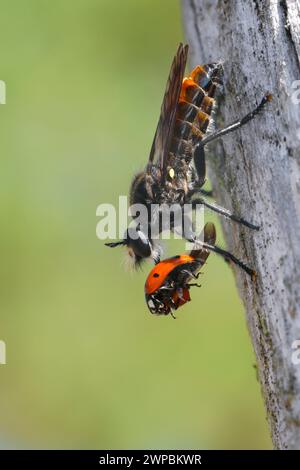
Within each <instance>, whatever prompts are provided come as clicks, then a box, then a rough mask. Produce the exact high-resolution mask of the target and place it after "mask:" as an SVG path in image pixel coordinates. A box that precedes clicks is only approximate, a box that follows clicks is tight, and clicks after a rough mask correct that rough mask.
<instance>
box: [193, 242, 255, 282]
mask: <svg viewBox="0 0 300 470" xmlns="http://www.w3.org/2000/svg"><path fill="white" fill-rule="evenodd" d="M188 241H189V242H191V243H198V244H199V245H201V246H202V247H203V248H204V250H207V251H211V252H213V253H217V254H218V255H220V256H222V257H223V258H224V260H225V261H227V262H228V261H229V262H230V261H231V262H232V263H234V264H236V265H237V266H239V267H240V268H241V269H243V271H245V272H246V273H247V274H248V275H249V276H250V277H251V279H252V280H253V281H254V280H255V279H256V272H255V271H254V269H251V268H249V266H247V265H246V264H245V263H243V261H241V260H239V259H238V258H236V257H235V256H234V255H233V254H232V253H230V252H229V251H226V250H223V248H220V247H219V246H217V245H210V244H209V243H205V242H202V241H201V240H197V239H195V238H194V239H190V240H188Z"/></svg>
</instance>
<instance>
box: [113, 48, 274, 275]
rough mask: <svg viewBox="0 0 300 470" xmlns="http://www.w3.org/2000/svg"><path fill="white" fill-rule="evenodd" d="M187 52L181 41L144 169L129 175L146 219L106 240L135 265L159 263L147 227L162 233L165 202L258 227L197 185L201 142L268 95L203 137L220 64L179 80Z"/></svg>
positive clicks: (133, 198)
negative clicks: (213, 200)
mask: <svg viewBox="0 0 300 470" xmlns="http://www.w3.org/2000/svg"><path fill="white" fill-rule="evenodd" d="M187 55H188V46H187V45H185V46H184V45H183V44H180V45H179V47H178V50H177V53H176V55H175V57H174V60H173V63H172V65H171V70H170V74H169V78H168V81H167V86H166V91H165V95H164V99H163V102H162V106H161V113H160V118H159V121H158V125H157V129H156V132H155V136H154V140H153V143H152V147H151V151H150V155H149V159H148V162H147V165H146V168H145V169H144V171H142V172H140V173H138V174H137V175H136V176H135V177H134V178H133V181H132V184H131V189H130V205H133V204H143V205H144V206H145V207H146V208H147V214H148V217H147V220H146V221H145V223H144V224H142V225H141V224H140V223H139V224H137V225H136V227H134V236H132V233H133V232H132V231H130V230H129V229H127V231H126V233H125V235H124V239H123V240H121V241H118V242H114V243H106V245H107V246H109V247H116V246H119V245H124V246H125V247H126V248H127V250H128V254H129V255H130V257H131V258H132V260H133V264H134V265H135V266H138V265H139V264H140V263H141V262H142V261H143V260H144V259H145V258H148V257H151V258H152V259H153V260H154V261H155V262H156V263H157V262H159V258H160V253H159V251H158V250H157V249H156V247H155V244H154V241H153V239H152V238H151V230H149V228H150V229H151V226H153V224H154V223H156V224H158V233H160V232H161V230H162V227H161V209H160V208H161V207H163V205H165V204H167V205H168V206H171V205H173V204H179V205H180V206H181V207H183V205H184V204H191V205H192V208H195V207H196V205H197V204H202V205H203V206H205V207H208V208H209V209H211V210H213V211H215V212H217V213H219V214H221V215H223V216H225V217H227V218H229V219H231V220H233V221H235V222H238V223H240V224H243V225H245V226H247V227H249V228H251V229H255V230H258V228H259V227H257V226H256V225H253V224H252V223H250V222H248V221H246V220H245V219H243V218H241V217H239V216H237V215H234V214H232V213H231V212H230V211H228V210H227V209H224V208H222V207H220V206H218V205H216V204H215V203H211V202H209V201H208V200H207V199H206V198H205V196H206V195H209V194H207V192H206V191H204V190H203V189H202V187H203V185H204V183H205V181H206V165H205V155H204V146H205V145H206V144H207V143H208V142H212V141H213V140H215V139H216V138H218V137H221V136H223V135H225V134H228V133H229V132H232V131H234V130H236V129H238V128H240V127H241V126H243V125H244V124H246V123H247V122H248V121H250V120H251V119H252V118H253V117H254V116H255V115H257V114H258V113H259V111H260V110H261V109H262V108H263V106H264V105H265V104H266V103H267V102H268V101H269V100H270V99H271V96H270V95H266V96H265V97H264V98H263V99H262V101H261V103H260V104H259V105H258V106H257V107H256V108H255V109H254V110H253V111H251V112H250V113H249V114H247V115H246V116H245V117H243V118H242V119H239V120H237V121H235V122H233V123H232V124H230V125H229V126H227V127H226V128H224V129H221V130H218V131H215V132H212V133H210V134H208V135H207V136H206V131H207V129H208V128H209V124H210V123H211V116H212V112H213V110H214V107H215V98H214V97H215V94H216V90H217V88H218V86H220V85H221V84H222V75H223V73H222V72H223V71H222V66H221V64H220V63H211V64H206V65H198V66H197V67H196V68H195V69H194V70H192V72H191V73H190V75H189V76H188V77H186V78H183V76H184V71H185V66H186V61H187ZM196 196H197V197H196ZM153 204H156V205H158V207H159V209H158V214H156V217H155V220H153V218H152V217H151V205H153ZM134 217H135V216H133V218H134ZM171 228H173V229H174V227H171ZM183 235H184V237H185V238H186V239H187V240H189V241H194V240H195V238H194V237H193V236H190V234H188V235H187V234H186V233H184V234H183Z"/></svg>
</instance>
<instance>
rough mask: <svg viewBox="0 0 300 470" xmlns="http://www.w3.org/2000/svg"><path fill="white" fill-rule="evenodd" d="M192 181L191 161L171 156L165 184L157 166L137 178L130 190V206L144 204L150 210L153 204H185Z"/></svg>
mask: <svg viewBox="0 0 300 470" xmlns="http://www.w3.org/2000/svg"><path fill="white" fill-rule="evenodd" d="M192 179H193V169H192V167H191V164H190V161H189V159H188V160H186V159H185V158H184V157H183V158H178V156H177V157H175V156H174V155H171V156H170V159H169V164H168V167H167V169H166V174H165V177H164V182H163V184H162V178H161V172H160V169H159V168H158V166H157V165H152V166H151V168H150V171H148V172H146V171H144V172H142V173H139V174H137V175H136V176H135V178H134V179H133V182H132V185H131V190H130V205H133V204H143V205H145V206H146V207H147V208H149V209H150V205H151V204H159V205H160V204H168V205H170V204H184V202H185V197H186V195H187V193H188V192H189V189H190V184H191V181H192Z"/></svg>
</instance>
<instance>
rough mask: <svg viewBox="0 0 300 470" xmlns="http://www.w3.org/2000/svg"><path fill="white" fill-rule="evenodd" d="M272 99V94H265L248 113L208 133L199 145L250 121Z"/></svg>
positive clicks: (202, 145) (203, 144)
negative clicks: (222, 127)
mask: <svg viewBox="0 0 300 470" xmlns="http://www.w3.org/2000/svg"><path fill="white" fill-rule="evenodd" d="M271 100H272V95H270V94H267V95H265V96H264V97H263V99H262V100H261V102H260V103H259V105H258V106H256V108H254V109H253V110H252V111H250V113H248V114H246V116H244V117H242V118H241V119H237V120H236V121H234V122H232V123H231V124H229V126H226V127H225V128H224V129H220V130H218V131H216V132H213V133H212V134H210V135H208V136H207V137H205V138H204V139H203V140H201V142H199V144H198V145H199V146H200V147H204V146H205V145H206V144H208V143H209V142H212V141H213V140H216V139H218V138H219V137H223V136H224V135H227V134H229V133H230V132H233V131H236V130H237V129H240V128H241V127H242V126H244V125H245V124H247V122H249V121H251V120H252V119H253V118H254V117H255V116H257V114H258V113H259V112H260V111H261V110H262V109H263V108H264V106H265V105H266V104H267V103H268V102H269V101H271Z"/></svg>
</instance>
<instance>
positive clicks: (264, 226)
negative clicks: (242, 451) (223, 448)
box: [182, 0, 300, 449]
mask: <svg viewBox="0 0 300 470" xmlns="http://www.w3.org/2000/svg"><path fill="white" fill-rule="evenodd" d="M182 10H183V17H184V25H185V32H186V39H187V42H188V43H189V44H190V60H191V63H190V65H191V66H194V65H196V64H198V63H207V62H211V61H213V62H215V61H217V60H221V61H222V62H223V63H224V69H225V77H224V82H225V83H224V95H223V97H222V98H221V100H220V104H219V111H218V115H217V116H218V118H217V127H220V126H223V125H224V123H226V124H228V123H230V122H231V121H232V120H233V119H234V118H236V117H241V116H242V115H244V114H246V113H247V112H248V111H249V110H250V109H252V108H253V106H255V105H256V104H257V103H258V102H259V101H260V100H261V98H262V97H263V95H264V94H265V93H266V92H271V93H272V94H273V101H272V103H270V105H268V106H267V109H266V110H265V111H264V112H263V113H262V114H261V115H259V116H258V117H257V118H256V119H255V120H254V121H252V122H251V123H249V124H247V125H246V126H245V127H243V128H242V129H241V130H239V131H237V132H235V133H233V134H230V135H228V136H226V137H224V138H223V139H222V140H220V141H218V142H217V143H216V144H211V146H210V151H211V153H212V157H211V158H208V159H207V160H208V165H210V168H209V170H210V177H211V180H212V184H213V189H214V192H215V194H216V200H217V202H218V203H220V204H222V205H223V206H224V207H228V208H230V209H232V210H233V211H234V212H236V213H238V214H241V215H243V216H244V217H245V218H247V219H248V220H250V221H253V222H254V223H258V224H259V225H260V226H261V229H260V231H259V232H255V231H251V230H249V229H246V228H244V227H242V226H239V225H237V224H234V223H232V222H228V221H223V228H224V233H225V237H226V240H227V244H228V247H229V248H230V250H231V251H233V252H234V253H235V254H237V255H239V256H240V257H241V258H242V259H245V260H247V263H248V264H249V265H250V266H252V267H255V269H256V271H257V273H258V278H257V281H256V283H252V282H251V281H250V280H249V278H247V276H245V274H244V273H243V272H241V271H240V270H238V269H235V276H236V280H237V284H238V288H239V291H240V294H241V297H242V299H243V301H244V303H245V306H246V312H247V322H248V326H249V331H250V335H251V338H252V342H253V346H254V349H255V353H256V356H257V364H258V371H259V377H260V382H261V386H262V392H263V396H264V399H265V403H266V409H267V415H268V420H269V424H270V428H271V434H272V439H273V443H274V447H275V448H278V449H286V448H288V449H300V364H298V365H296V364H293V362H292V354H293V349H292V343H293V342H294V341H295V340H297V339H300V145H299V144H300V104H297V103H296V102H295V103H294V102H293V101H294V100H293V99H292V94H293V93H295V89H293V88H292V83H293V82H294V81H295V80H299V79H300V65H299V54H300V1H299V0H290V1H289V0H283V1H276V0H269V1H268V0H265V1H259V0H256V1H253V0H230V1H215V0H182ZM298 88H299V85H298ZM296 96H298V97H299V96H300V93H299V94H298V95H296Z"/></svg>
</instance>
